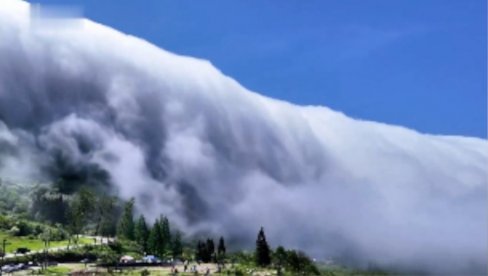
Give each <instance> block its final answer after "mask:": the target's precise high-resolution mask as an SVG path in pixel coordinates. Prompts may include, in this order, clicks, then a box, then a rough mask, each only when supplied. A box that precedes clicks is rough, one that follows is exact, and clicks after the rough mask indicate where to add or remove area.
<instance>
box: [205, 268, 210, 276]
mask: <svg viewBox="0 0 488 276" xmlns="http://www.w3.org/2000/svg"><path fill="white" fill-rule="evenodd" d="M205 275H207V276H208V275H210V268H208V267H207V271H206V272H205Z"/></svg>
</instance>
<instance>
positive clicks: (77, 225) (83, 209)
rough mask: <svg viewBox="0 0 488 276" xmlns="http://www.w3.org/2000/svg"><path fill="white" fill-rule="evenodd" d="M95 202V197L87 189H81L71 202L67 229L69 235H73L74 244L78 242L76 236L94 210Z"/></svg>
mask: <svg viewBox="0 0 488 276" xmlns="http://www.w3.org/2000/svg"><path fill="white" fill-rule="evenodd" d="M95 201H96V199H95V195H94V194H93V192H91V191H90V190H88V189H87V188H81V189H80V190H79V191H78V192H77V193H76V195H75V197H74V198H73V200H72V201H71V204H70V206H69V209H68V214H67V216H68V221H69V224H68V229H69V231H70V234H71V235H75V243H77V242H78V234H80V232H81V231H82V230H83V227H84V226H85V225H86V224H87V222H88V220H89V218H90V216H91V215H92V214H93V212H94V210H95V208H94V206H95Z"/></svg>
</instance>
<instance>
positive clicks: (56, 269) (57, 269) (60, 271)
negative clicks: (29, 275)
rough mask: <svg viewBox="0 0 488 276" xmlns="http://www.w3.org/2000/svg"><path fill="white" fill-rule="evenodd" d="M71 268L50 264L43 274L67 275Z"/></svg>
mask: <svg viewBox="0 0 488 276" xmlns="http://www.w3.org/2000/svg"><path fill="white" fill-rule="evenodd" d="M70 272H71V269H70V268H68V267H64V266H50V267H48V268H47V269H46V270H45V271H44V275H67V274H68V273H70Z"/></svg>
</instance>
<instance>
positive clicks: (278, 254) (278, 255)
mask: <svg viewBox="0 0 488 276" xmlns="http://www.w3.org/2000/svg"><path fill="white" fill-rule="evenodd" d="M273 258H274V259H275V262H276V266H277V270H278V271H277V275H282V268H283V266H284V265H285V264H286V258H287V253H286V251H285V248H283V246H278V248H276V251H275V253H274V255H273Z"/></svg>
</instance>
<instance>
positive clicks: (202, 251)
mask: <svg viewBox="0 0 488 276" xmlns="http://www.w3.org/2000/svg"><path fill="white" fill-rule="evenodd" d="M206 256H207V246H206V244H205V243H204V242H202V241H201V240H198V241H197V248H196V250H195V259H196V260H197V261H202V262H205V260H206Z"/></svg>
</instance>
